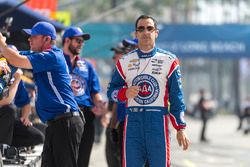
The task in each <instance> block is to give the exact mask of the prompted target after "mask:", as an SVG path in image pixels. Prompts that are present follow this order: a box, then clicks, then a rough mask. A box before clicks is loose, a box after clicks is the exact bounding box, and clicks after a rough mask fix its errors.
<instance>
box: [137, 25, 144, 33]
mask: <svg viewBox="0 0 250 167" xmlns="http://www.w3.org/2000/svg"><path fill="white" fill-rule="evenodd" d="M144 30H145V27H143V26H139V27H138V28H137V31H139V32H143V31H144Z"/></svg>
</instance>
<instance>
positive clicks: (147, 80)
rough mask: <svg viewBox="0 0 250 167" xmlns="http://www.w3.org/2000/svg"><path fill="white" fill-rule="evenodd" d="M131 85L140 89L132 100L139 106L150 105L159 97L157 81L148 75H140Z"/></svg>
mask: <svg viewBox="0 0 250 167" xmlns="http://www.w3.org/2000/svg"><path fill="white" fill-rule="evenodd" d="M132 85H134V86H139V87H140V91H139V93H138V95H137V96H136V97H135V98H134V100H135V101H136V102H137V103H139V104H141V105H147V104H151V103H153V102H154V101H155V100H156V99H157V97H158V96H159V93H160V92H159V91H160V89H159V84H158V82H157V80H156V79H155V78H154V77H152V76H150V75H147V74H142V75H138V76H136V77H135V78H134V80H133V82H132Z"/></svg>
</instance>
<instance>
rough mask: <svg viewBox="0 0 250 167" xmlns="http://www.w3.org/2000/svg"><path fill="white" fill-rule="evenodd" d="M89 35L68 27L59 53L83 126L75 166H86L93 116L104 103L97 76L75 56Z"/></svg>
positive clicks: (92, 69)
mask: <svg viewBox="0 0 250 167" xmlns="http://www.w3.org/2000/svg"><path fill="white" fill-rule="evenodd" d="M89 39H90V35H89V34H87V33H84V32H83V31H82V29H81V28H80V27H69V28H67V29H66V30H65V32H64V34H63V38H62V40H63V41H62V43H63V52H64V56H65V59H66V62H67V65H68V69H69V72H70V74H71V77H72V81H71V86H72V89H73V92H74V95H75V99H76V101H77V104H78V106H79V107H80V109H81V111H82V112H83V114H84V117H85V119H86V124H85V127H84V132H83V137H82V141H81V144H80V149H79V159H78V166H79V167H88V165H89V159H90V154H91V150H92V146H93V143H94V136H95V127H94V119H95V116H96V115H101V114H102V113H103V112H105V102H104V101H103V98H102V96H101V94H100V92H101V88H100V84H99V80H98V76H97V74H96V72H95V70H94V68H93V66H92V65H91V63H90V62H89V61H87V60H86V59H84V58H81V57H80V56H79V54H80V52H81V49H82V47H83V45H84V42H85V41H86V40H89Z"/></svg>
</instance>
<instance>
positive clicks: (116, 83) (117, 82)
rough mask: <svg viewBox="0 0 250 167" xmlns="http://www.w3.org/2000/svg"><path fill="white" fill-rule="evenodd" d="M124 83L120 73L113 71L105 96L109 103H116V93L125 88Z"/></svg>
mask: <svg viewBox="0 0 250 167" xmlns="http://www.w3.org/2000/svg"><path fill="white" fill-rule="evenodd" d="M125 85H126V83H125V81H124V79H123V78H122V77H121V75H120V73H119V72H118V70H117V68H116V69H115V71H114V73H113V75H112V78H111V82H110V83H109V86H108V90H107V96H108V98H109V99H110V100H111V101H115V102H118V98H117V95H118V91H119V90H120V89H121V88H123V86H125Z"/></svg>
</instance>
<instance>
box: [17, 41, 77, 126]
mask: <svg viewBox="0 0 250 167" xmlns="http://www.w3.org/2000/svg"><path fill="white" fill-rule="evenodd" d="M20 54H21V55H26V56H27V57H28V59H29V61H30V63H31V65H32V68H33V78H34V81H35V84H36V85H37V96H36V104H35V105H36V111H37V114H38V116H39V117H40V119H41V120H42V121H43V122H46V121H48V120H51V119H54V118H55V117H56V116H57V115H60V114H63V113H65V112H79V109H78V106H77V103H76V101H75V99H74V96H73V92H72V89H71V86H70V81H71V78H70V75H68V74H69V72H68V68H67V65H66V62H65V59H64V57H63V53H62V50H60V49H58V48H57V47H55V46H53V47H52V48H51V49H48V50H45V51H43V52H39V53H36V52H31V51H23V52H20Z"/></svg>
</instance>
